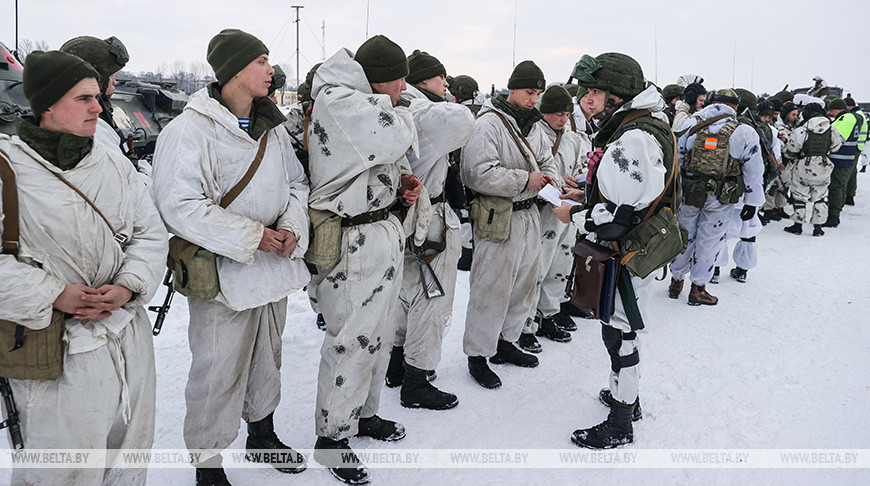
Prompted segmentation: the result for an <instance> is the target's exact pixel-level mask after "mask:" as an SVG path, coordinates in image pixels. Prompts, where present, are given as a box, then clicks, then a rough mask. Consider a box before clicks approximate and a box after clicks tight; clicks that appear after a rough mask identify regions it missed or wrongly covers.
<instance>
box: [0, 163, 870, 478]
mask: <svg viewBox="0 0 870 486" xmlns="http://www.w3.org/2000/svg"><path fill="white" fill-rule="evenodd" d="M868 184H870V177H868V176H867V174H859V185H860V186H861V187H859V193H858V197H857V200H858V206H856V207H849V206H847V207H846V209H845V210H844V212H843V215H842V217H841V219H842V224H841V225H840V228H836V229H829V230H827V234H826V235H825V236H824V237H821V238H814V237H812V236H809V234H808V233H809V231H808V230H809V228H810V227H809V225H806V227H805V230H804V234H803V235H802V236H794V235H791V234H788V233H785V232H783V231H782V228H783V227H784V226H785V225H786V223H785V222H773V223H771V224H769V225H768V226H767V227H765V229H764V230H763V231H762V233H761V235H760V236H759V238H758V240H759V242H758V244H759V266H758V268H756V269H754V270H752V271H750V272H749V280H748V282H747V283H745V284H741V283H738V282H737V281H735V280H734V279H732V278H730V277H728V276H727V269H724V271H723V277H722V283H720V284H718V285H709V286H708V290H709V291H710V292H711V293H712V294H714V295H716V296H718V297H719V299H720V301H719V305H717V306H715V307H706V306H704V307H691V306H688V305H686V291H685V290H684V293H683V296H682V297H681V299H680V300H671V299H668V298H667V296H666V288H667V283H668V282H667V280H666V281H663V282H656V283H655V290H654V292H655V294H654V297H653V299H652V303H651V308H650V312H649V317H648V319H647V326H648V327H647V330H646V331H644V332H642V333H641V337H640V339H641V356H642V361H641V366H642V378H641V387H640V390H641V391H640V395H641V399H642V403H643V410H644V418H643V420H642V421H640V422H638V423H636V424H635V429H634V430H635V443H634V444H632V445H629V446H627V447H624V448H621V449H616V451H617V453H618V454H617V455H610V454H602V455H583V456H580V455H576V454H575V455H574V456H570V457H573V458H574V460H577V461H584V460H585V461H587V462H586V463H584V464H581V463H579V462H576V463H573V464H572V463H571V462H570V460H571V459H569V456H565V455H564V454H566V453H572V454H574V453H581V454H582V453H589V452H590V451H588V450H585V449H580V448H577V447H575V446H574V445H573V444H572V443H571V442H570V436H571V432H572V431H573V430H574V429H577V428H579V427H587V426H591V425H594V424H596V423H598V422H600V421H601V420H602V419H604V417H605V416H606V410H605V408H604V407H603V406H602V405H601V404H599V402H598V400H597V394H598V390H599V389H601V388H602V387H603V386H605V385H606V384H607V376H608V371H609V360H608V357H607V354H606V351H605V349H604V346H603V345H602V343H601V337H600V326H599V324H598V323H597V322H595V321H591V320H582V319H578V321H577V322H578V325H579V329H578V331H577V332H575V333H574V339H573V341H572V342H570V343H567V344H559V343H554V342H551V341H546V340H543V341H542V345H543V347H544V351H543V353H541V354H540V355H538V356H539V358H540V360H541V365H540V366H539V367H537V368H534V369H525V368H517V367H513V366H507V365H502V366H494V369H495V370H496V372H497V373H498V374H499V376H500V377H501V379H502V382H503V383H504V384H503V386H502V387H501V388H499V389H496V390H487V389H483V388H481V387H480V386H478V385H477V384H476V383H475V382H474V381H473V380H472V378H471V377H470V376H469V374H468V371H467V368H466V360H465V356H464V355H463V353H462V333H463V326H464V322H465V309H466V305H467V301H468V273H464V272H460V276H459V283H458V285H457V290H456V301H455V304H454V317H453V324H452V326H451V328H450V329H449V331H448V333H447V336H446V338H445V342H444V353H443V359H442V362H441V365H440V366H439V367H438V378H437V380H436V381H435V384H436V385H437V386H438V387H440V388H442V389H444V390H446V391H450V392H453V393H456V394H457V395H458V396H459V400H460V403H459V406H458V407H456V408H455V409H453V410H448V411H439V412H433V411H421V410H409V409H405V408H402V407H401V406H400V405H399V390H398V389H388V388H386V387H385V388H384V389H383V392H382V399H381V410H380V413H379V415H381V416H382V417H385V418H389V419H393V420H398V421H400V422H402V423H403V424H405V426H406V428H407V437H406V438H405V439H404V440H402V441H399V442H394V443H383V442H377V441H374V440H371V439H359V438H355V439H351V446H352V447H354V448H355V449H356V450H357V451H358V452H361V453H365V452H366V451H367V450H373V449H377V450H378V451H383V452H397V453H401V454H402V456H401V457H407V456H405V455H404V454H405V453H407V452H414V451H415V450H419V449H425V450H430V451H431V450H435V452H440V453H442V454H449V452H450V451H457V450H458V451H464V450H469V449H485V450H488V451H495V452H496V454H495V455H490V456H488V457H484V456H479V457H478V458H477V460H476V462H471V463H465V464H464V465H460V464H457V465H456V466H453V467H443V468H407V467H403V468H383V467H374V466H377V464H375V463H374V462H373V460H372V461H369V464H370V465H371V466H372V468H371V474H372V478H373V484H422V485H429V484H433V485H435V484H437V485H444V484H472V483H474V484H479V485H483V484H566V483H582V482H592V484H615V483H617V482H626V483H631V484H632V485H670V484H675V485H677V484H678V485H695V484H698V485H700V484H703V485H716V484H727V485H732V484H734V485H748V484H806V485H818V484H837V485H864V484H870V470H868V468H870V421H868V420H867V414H868V411H870V373H868V370H870V353H868V351H870V346H868V341H870V340H868V337H870V333H868V324H867V322H868V321H867V316H868V315H870V298H868V297H867V291H868V285H867V284H868V272H870V253H868V251H867V242H868V241H870V224H868V222H870V189H868V188H867V186H868ZM732 247H733V242H732ZM729 268H730V267H729ZM686 290H687V289H686ZM162 298H163V291H161V292H160V293H159V295H158V296H157V297H156V298H155V300H154V303H155V304H156V303H159V301H162ZM862 316H863V317H862ZM186 326H187V308H186V302H185V300H184V298H183V297H181V296H177V297H176V300H175V302H174V305H173V308H172V311H171V313H170V315H169V317H168V319H167V321H166V324H165V326H164V328H163V333H162V334H161V335H160V336H158V337H157V338H155V349H156V354H157V368H158V370H157V373H158V375H157V376H158V388H157V400H158V403H157V431H156V439H155V443H154V448H155V449H164V450H165V449H173V450H177V449H184V442H183V440H182V422H183V417H184V413H185V405H184V386H185V382H186V379H187V371H188V367H189V364H190V352H189V350H188V347H187V333H186V332H185V331H186ZM321 341H322V332H321V331H319V330H318V329H317V327H316V326H315V324H314V314H313V313H312V312H311V310H310V308H309V306H308V301H307V297H306V295H305V294H304V293H303V292H297V293H296V294H294V295H292V296H291V298H290V302H289V309H288V324H287V329H286V331H285V333H284V362H283V378H282V379H283V382H282V388H283V396H282V401H281V404H280V406H279V407H278V410H277V412H276V420H275V421H276V428H277V430H278V435H279V436H280V437H281V438H282V439H283V440H284V441H285V442H287V443H288V444H290V445H292V446H293V447H296V448H298V449H302V450H310V449H311V448H312V447H313V445H314V440H315V436H314V401H315V392H316V376H317V367H318V362H319V350H320V344H321ZM244 439H245V433H244V429H243V427H242V423H241V421H240V431H239V436H238V438H237V439H236V441H235V442H234V443H233V445H232V449H235V451H234V452H236V453H238V452H241V451H242V450H243V448H244ZM795 449H800V450H813V451H814V452H825V453H828V452H838V451H839V452H840V459H841V460H842V461H845V460H846V450H849V451H851V452H853V453H854V452H857V453H858V456H857V461H858V462H859V463H861V464H863V467H864V468H863V469H854V468H852V469H850V468H844V467H841V466H839V465H837V464H832V463H822V464H812V463H810V462H809V461H812V460H814V459H813V457H815V460H818V461H825V460H827V461H830V460H834V459H835V458H836V456H834V455H817V456H808V457H809V458H805V459H804V460H805V462H804V463H802V464H800V465H787V464H782V459H781V456H780V455H779V451H780V450H795ZM686 450H688V452H692V450H694V451H697V450H707V451H711V450H712V451H713V452H715V453H716V454H711V455H707V456H701V460H705V459H706V460H708V463H707V464H704V465H687V464H683V463H680V462H678V461H679V460H680V458H683V459H684V460H688V461H691V460H692V459H691V458H692V457H694V458H695V459H698V456H679V457H677V458H676V459H674V458H672V456H671V455H670V453H671V452H677V451H682V452H687V451H686ZM813 451H810V452H813ZM232 452H233V451H227V452H225V458H227V459H225V464H226V465H227V466H228V467H229V466H230V464H231V461H230V459H229V457H230V456H231V454H232ZM727 452H731V453H732V455H731V456H730V457H729V456H725V455H721V454H719V453H723V454H724V453H727ZM501 453H509V454H510V455H508V456H503V455H500V454H501ZM515 453H518V454H520V455H519V456H516V455H515ZM560 453H562V454H563V455H560ZM626 453H637V456H631V455H630V454H629V455H625V454H626ZM736 453H748V456H747V457H745V458H744V463H743V464H732V465H729V464H722V463H719V462H716V461H726V460H734V459H736V458H737V456H736ZM522 454H529V455H528V456H522ZM380 457H381V458H382V459H390V458H395V457H396V456H392V455H389V454H385V455H382V456H380ZM505 457H507V458H527V462H526V463H525V464H523V463H520V464H513V463H511V464H495V465H494V464H491V463H486V462H484V461H485V460H491V459H504V458H505ZM541 457H543V459H540V460H539V459H536V458H541ZM632 457H635V458H639V459H638V460H645V461H646V462H645V464H646V466H645V467H625V464H614V463H600V462H601V461H613V460H615V459H630V458H632ZM850 457H852V458H853V459H855V457H853V456H850ZM593 460H596V461H599V462H597V463H594V465H590V464H589V462H591V461H593ZM541 461H543V462H541ZM547 461H549V462H547ZM475 464H476V466H475ZM542 464H546V465H547V466H548V467H540V466H541V465H542ZM534 466H538V467H534ZM745 466H749V468H746V467H745ZM784 466H786V467H784ZM9 474H10V472H9V470H2V471H0V482H5V481H8V477H9ZM193 475H194V474H193V468H191V467H187V466H184V467H181V468H160V467H152V469H151V470H150V472H149V476H148V484H151V485H160V486H163V485H178V484H193V482H194V478H193ZM228 476H229V479H230V481H232V482H233V483H234V484H239V485H244V484H261V485H265V484H306V485H307V484H324V485H336V484H340V483H338V482H337V480H335V479H334V478H333V477H332V476H331V475H330V474H329V472H328V471H326V470H325V469H322V468H319V467H318V466H317V465H316V463H314V462H313V461H311V465H310V466H309V469H308V470H306V471H304V472H302V473H301V474H298V475H285V474H281V473H279V472H276V471H274V470H271V469H270V468H261V469H257V468H245V469H229V470H228Z"/></svg>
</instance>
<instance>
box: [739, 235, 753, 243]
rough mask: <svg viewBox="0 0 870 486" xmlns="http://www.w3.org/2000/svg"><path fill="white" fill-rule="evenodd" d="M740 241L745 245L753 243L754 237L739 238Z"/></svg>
mask: <svg viewBox="0 0 870 486" xmlns="http://www.w3.org/2000/svg"><path fill="white" fill-rule="evenodd" d="M740 241H745V242H747V243H755V237H754V236H753V237H752V238H740Z"/></svg>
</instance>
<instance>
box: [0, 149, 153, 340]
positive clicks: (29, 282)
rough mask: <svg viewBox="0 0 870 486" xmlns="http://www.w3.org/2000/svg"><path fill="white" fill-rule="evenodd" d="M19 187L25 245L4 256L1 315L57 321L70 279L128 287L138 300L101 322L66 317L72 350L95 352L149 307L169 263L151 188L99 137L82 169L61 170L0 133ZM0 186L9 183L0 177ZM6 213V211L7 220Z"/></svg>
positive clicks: (0, 260) (32, 324)
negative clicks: (56, 308)
mask: <svg viewBox="0 0 870 486" xmlns="http://www.w3.org/2000/svg"><path fill="white" fill-rule="evenodd" d="M0 150H3V152H5V153H6V154H7V155H8V156H9V159H10V160H11V162H12V169H13V171H14V172H15V176H16V186H17V188H18V211H19V216H18V218H19V224H20V236H19V242H20V251H19V255H18V258H17V259H16V258H15V257H14V256H12V255H0V281H2V282H3V284H2V285H0V319H5V320H9V321H12V322H16V323H19V324H22V325H24V326H26V327H29V328H31V329H43V328H45V327H47V326H48V325H49V322H50V320H51V313H52V304H53V302H54V301H55V299H56V298H57V297H58V295H60V293H61V292H62V291H63V289H64V287H65V286H66V285H69V284H82V285H87V286H88V287H91V288H99V287H101V286H103V285H106V284H115V285H120V286H123V287H126V288H128V289H130V290H131V291H132V292H133V298H132V299H131V300H130V301H129V302H128V303H127V304H125V305H124V306H123V307H122V308H121V309H120V310H119V311H117V312H114V313H113V314H112V316H110V317H108V318H106V319H105V320H103V321H100V322H97V321H92V320H74V319H68V320H67V323H66V329H65V337H64V339H65V340H66V341H67V343H68V352H69V353H71V354H74V353H78V352H85V351H90V350H93V349H96V348H98V347H100V346H102V345H104V344H106V342H107V338H108V337H109V336H117V335H119V334H120V332H121V330H122V329H123V328H124V327H126V326H127V324H129V323H130V322H131V320H132V319H133V317H134V314H136V313H137V310H140V309H137V308H141V306H143V305H145V304H147V303H148V302H149V301H150V300H151V297H152V296H153V295H154V293H155V292H156V290H157V287H158V286H159V285H160V282H161V280H162V277H163V273H164V271H165V270H166V251H167V238H168V236H167V233H166V229H165V228H164V226H163V222H162V221H161V220H160V216H159V214H158V213H157V210H156V209H155V207H154V204H153V203H152V201H151V196H150V194H149V192H148V189H147V188H146V187H145V185H144V184H143V182H142V179H141V177H140V176H139V175H138V174H137V173H136V172H135V170H134V168H133V166H132V164H130V161H129V160H127V159H126V158H125V157H123V156H121V155H120V154H118V153H117V151H113V150H111V149H110V148H109V147H106V146H105V145H103V144H101V143H94V145H93V148H92V149H91V152H90V153H89V154H88V155H87V156H86V157H85V158H83V159H82V160H81V161H80V162H79V163H78V165H76V166H75V167H74V168H72V169H69V170H66V171H61V170H60V169H59V168H57V167H56V166H54V165H52V164H51V163H50V162H48V161H46V160H45V159H43V158H42V157H41V156H40V155H39V154H37V153H36V151H34V150H33V149H32V148H30V146H28V145H27V144H26V143H24V142H23V141H21V139H19V138H18V137H17V136H16V137H8V136H6V135H0ZM52 173H55V174H61V175H62V176H63V177H64V178H65V179H66V180H67V181H69V182H70V183H71V184H72V185H74V186H75V187H76V188H78V189H79V190H80V191H82V192H83V193H84V194H85V195H87V196H88V198H89V199H90V200H91V201H92V202H93V203H94V205H95V206H96V207H97V208H99V210H100V211H101V212H102V213H103V214H104V215H105V217H106V218H107V219H108V220H109V222H110V223H111V225H112V227H113V229H114V230H115V232H116V233H119V234H121V235H123V236H124V237H126V238H127V239H128V243H127V244H126V245H125V247H124V248H123V249H122V247H121V245H120V244H119V243H118V241H116V239H115V237H114V235H113V233H112V231H111V230H110V229H109V226H108V225H107V224H106V223H105V222H104V221H103V219H102V218H101V217H100V216H99V215H98V214H97V213H96V211H94V209H93V208H92V207H91V206H90V205H89V204H88V203H87V202H86V201H85V200H84V198H82V197H81V196H80V195H78V194H77V193H75V192H74V191H73V190H72V189H71V188H70V187H68V186H67V185H66V184H64V183H63V182H62V181H60V180H59V179H57V177H56V176H54V175H53V174H52ZM0 184H2V183H0ZM4 218H5V215H4V214H3V212H2V208H0V222H4Z"/></svg>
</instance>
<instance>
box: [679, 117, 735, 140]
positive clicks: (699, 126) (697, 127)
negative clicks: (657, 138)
mask: <svg viewBox="0 0 870 486" xmlns="http://www.w3.org/2000/svg"><path fill="white" fill-rule="evenodd" d="M730 116H731V115H730V114H728V113H726V114H724V115H719V116H714V117H713V118H710V119H707V120H704V121H702V122H698V123H697V124H695V126H693V127H692V128H687V129H686V130H680V131H679V132H676V134H677V137H682V136H683V134H685V133H686V132H689V136H690V137H691V136H692V135H694V134H696V133H698V132H699V131H701V129H703V128H706V127H708V126H710V125H712V124H714V123H716V122H717V121H719V120H723V119H725V118H728V117H730Z"/></svg>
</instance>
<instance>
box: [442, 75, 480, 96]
mask: <svg viewBox="0 0 870 486" xmlns="http://www.w3.org/2000/svg"><path fill="white" fill-rule="evenodd" d="M449 84H450V88H449V89H450V93H451V94H453V96H455V97H457V98H459V99H461V100H473V99H474V94H475V93H477V91H478V89H479V88H478V86H477V81H475V80H474V78H472V77H471V76H466V75H464V74H460V75H459V76H456V77H455V78H453V81H450V83H449Z"/></svg>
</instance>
